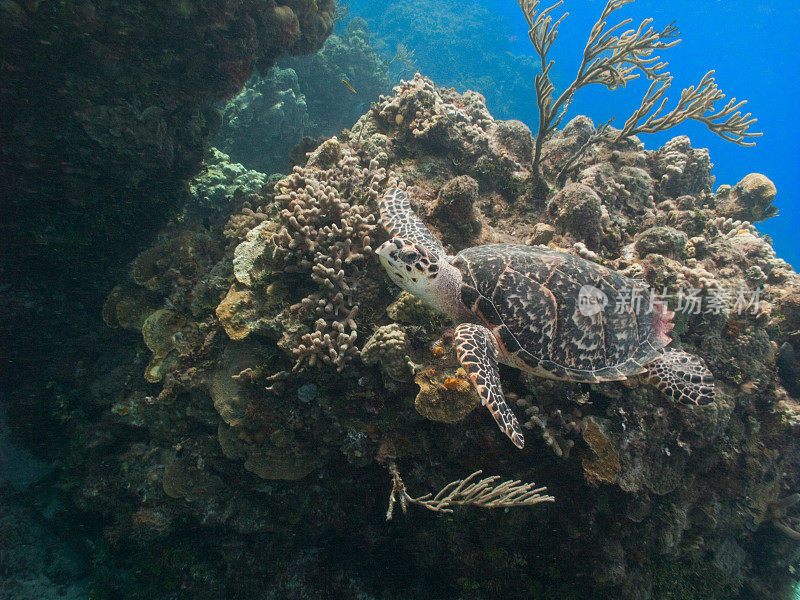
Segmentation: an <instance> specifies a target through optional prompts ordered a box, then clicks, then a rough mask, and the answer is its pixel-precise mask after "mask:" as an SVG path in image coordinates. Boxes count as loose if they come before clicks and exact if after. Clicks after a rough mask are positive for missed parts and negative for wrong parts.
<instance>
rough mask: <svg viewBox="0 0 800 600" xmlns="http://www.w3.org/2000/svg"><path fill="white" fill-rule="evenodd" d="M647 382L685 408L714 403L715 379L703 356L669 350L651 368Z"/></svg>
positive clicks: (648, 367)
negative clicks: (684, 405) (689, 405)
mask: <svg viewBox="0 0 800 600" xmlns="http://www.w3.org/2000/svg"><path fill="white" fill-rule="evenodd" d="M645 377H646V378H647V380H648V381H649V382H650V383H652V384H653V385H654V386H656V387H657V388H658V389H659V390H661V391H662V392H664V393H665V394H667V395H668V396H671V397H672V398H674V399H675V400H677V401H678V402H682V403H683V404H697V405H704V404H710V403H711V402H713V401H714V375H713V374H712V373H711V371H709V370H708V367H706V364H705V362H703V359H702V358H700V357H699V356H695V355H694V354H689V353H688V352H682V351H680V350H668V351H667V352H664V354H662V355H661V356H659V357H658V358H656V359H655V360H654V361H653V362H651V363H649V364H648V365H647V373H645Z"/></svg>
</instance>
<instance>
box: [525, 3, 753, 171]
mask: <svg viewBox="0 0 800 600" xmlns="http://www.w3.org/2000/svg"><path fill="white" fill-rule="evenodd" d="M517 2H518V4H519V6H520V8H522V12H523V13H524V14H525V19H526V20H527V21H528V25H529V27H530V30H529V32H528V35H529V37H530V40H531V43H532V44H533V47H534V49H535V50H536V53H537V54H538V55H539V60H540V62H541V66H542V72H541V73H540V74H538V75H536V79H535V83H536V103H537V105H538V107H539V131H538V132H537V134H536V144H535V150H534V156H533V168H534V172H535V173H536V172H538V166H539V161H540V160H541V151H542V144H543V143H544V140H545V138H546V137H547V136H548V135H550V134H552V133H553V132H554V131H555V130H556V129H557V128H558V126H559V125H560V123H561V119H562V118H563V116H564V114H565V113H566V112H567V110H568V109H569V105H570V104H571V102H572V99H573V97H574V96H575V93H576V92H577V91H578V90H579V89H580V88H582V87H585V86H588V85H592V84H596V83H599V84H602V85H604V86H606V87H607V88H608V89H610V90H615V89H617V88H619V87H625V86H626V85H627V84H628V83H629V82H630V81H633V80H634V79H636V78H638V77H639V76H640V75H644V76H645V77H646V78H647V79H649V80H650V81H652V83H651V85H650V88H649V89H648V90H647V93H646V94H645V95H644V97H643V98H642V102H641V105H640V107H639V108H638V109H637V110H635V111H634V113H633V114H632V115H631V116H630V118H628V120H627V121H626V122H625V125H624V127H623V128H622V129H621V130H620V131H619V133H618V134H617V136H616V138H615V140H614V141H615V142H618V141H620V140H622V139H624V138H626V137H629V136H632V135H636V134H639V133H654V132H657V131H664V130H666V129H669V128H671V127H674V126H676V125H679V124H680V123H683V122H684V121H686V120H688V119H693V120H696V121H700V122H701V123H704V124H705V125H706V126H707V127H708V128H709V129H710V130H711V131H713V132H714V133H716V134H717V135H719V136H721V137H723V138H724V139H726V140H728V141H731V142H734V143H737V144H740V145H743V146H751V145H753V143H752V142H745V141H744V139H745V138H747V137H755V136H759V135H761V134H760V133H754V132H749V131H748V128H749V126H750V125H752V124H753V123H754V122H755V121H756V119H754V118H751V116H750V113H747V114H745V115H742V114H741V112H740V111H739V110H738V109H739V108H741V107H742V105H744V103H745V102H746V101H740V102H737V101H736V99H735V98H734V99H731V100H730V101H729V102H728V103H727V104H726V105H725V106H724V107H723V108H722V109H721V110H720V111H718V112H714V104H715V103H716V102H717V101H718V100H722V99H723V98H724V97H725V95H724V94H723V93H722V92H721V91H720V90H719V88H718V87H717V85H716V83H714V78H713V77H712V75H713V74H714V71H709V72H708V73H706V75H705V76H704V77H703V78H702V80H701V81H700V83H699V84H698V85H697V86H696V87H695V86H692V87H689V88H687V89H685V90H683V92H682V93H681V99H680V101H679V102H678V104H677V106H676V107H675V108H674V109H672V110H671V111H669V112H668V113H666V114H662V112H663V110H664V106H665V105H666V102H667V97H666V93H667V90H668V89H669V88H670V86H671V84H672V79H673V78H672V76H671V75H670V73H669V72H667V71H665V70H664V69H665V68H666V67H667V66H668V65H667V63H666V62H662V61H661V60H660V57H659V56H657V55H655V54H654V52H656V51H659V50H665V49H667V48H671V47H672V46H675V45H676V44H678V43H679V42H680V40H679V39H676V38H677V36H678V29H677V27H675V26H674V25H668V26H667V27H665V28H664V29H662V30H661V31H658V30H656V29H653V28H652V27H651V26H650V23H651V22H652V19H645V20H644V21H642V22H641V23H640V24H639V26H638V27H637V28H636V29H635V30H633V29H629V30H626V31H623V32H622V33H619V34H616V35H615V34H614V32H616V31H618V30H620V29H621V28H622V27H624V26H626V25H628V24H629V23H631V19H625V20H623V21H622V22H620V23H617V24H616V25H613V26H611V27H609V28H608V29H606V27H607V25H608V23H607V20H608V18H609V17H610V16H611V14H612V13H613V12H615V11H616V10H618V9H620V8H622V7H623V6H625V5H626V4H629V3H631V2H633V0H608V2H607V3H606V6H605V8H604V9H603V12H602V14H601V15H600V19H598V21H597V22H596V23H595V24H594V26H593V27H592V31H591V33H590V34H589V39H588V41H587V42H586V46H585V48H584V50H583V59H582V61H581V65H580V67H579V68H578V73H577V74H576V76H575V79H574V80H573V81H572V83H570V85H569V86H568V87H567V88H566V89H565V90H564V91H563V92H562V93H561V95H560V96H558V98H555V99H554V92H555V85H554V84H553V82H552V81H551V79H550V71H551V69H552V68H553V63H554V61H553V60H548V53H549V52H550V49H551V48H552V46H553V44H554V43H555V41H556V37H557V36H558V26H559V25H560V24H561V22H562V21H563V20H564V18H565V17H566V16H567V15H568V14H569V13H564V14H563V15H561V17H559V18H558V19H556V20H555V21H553V17H552V16H551V14H550V13H551V12H552V11H553V10H555V9H556V8H558V7H559V6H561V5H562V4H563V0H561V1H560V2H557V3H556V4H554V5H553V6H550V7H549V8H546V9H544V10H541V11H540V10H539V0H517ZM654 109H655V110H654ZM642 119H644V121H643V122H642Z"/></svg>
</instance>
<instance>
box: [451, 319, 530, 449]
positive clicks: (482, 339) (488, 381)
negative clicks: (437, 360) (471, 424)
mask: <svg viewBox="0 0 800 600" xmlns="http://www.w3.org/2000/svg"><path fill="white" fill-rule="evenodd" d="M455 342H456V352H457V353H458V360H459V361H461V364H462V365H463V366H464V369H465V370H466V371H467V374H468V375H469V379H470V381H471V382H472V385H474V386H475V389H476V390H477V391H478V395H479V396H480V397H481V402H482V403H483V405H484V406H486V408H488V409H489V412H491V413H492V416H493V417H494V420H495V421H497V424H498V425H499V426H500V429H502V430H503V432H504V433H505V434H506V435H507V436H508V437H509V438H511V441H512V442H514V445H515V446H516V447H517V448H522V447H523V446H524V445H525V438H524V437H523V435H522V430H521V429H520V426H519V422H517V417H515V416H514V413H513V412H511V409H510V408H509V407H508V404H506V400H505V398H504V397H503V388H502V387H501V385H500V371H499V367H498V365H497V348H496V347H495V342H494V340H493V339H492V334H491V332H490V331H489V330H488V329H486V327H484V326H482V325H475V324H474V323H462V324H461V325H459V326H458V327H456V332H455Z"/></svg>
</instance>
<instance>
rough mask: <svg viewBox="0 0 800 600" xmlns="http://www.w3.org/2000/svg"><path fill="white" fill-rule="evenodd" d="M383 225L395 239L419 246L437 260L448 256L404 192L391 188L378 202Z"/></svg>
mask: <svg viewBox="0 0 800 600" xmlns="http://www.w3.org/2000/svg"><path fill="white" fill-rule="evenodd" d="M378 208H379V209H380V213H381V218H380V221H381V225H383V226H384V228H385V229H386V231H388V232H389V234H390V235H392V236H394V237H400V238H403V239H406V240H409V241H411V242H413V243H415V244H419V245H420V246H422V247H423V248H425V249H426V250H427V251H428V252H430V253H432V254H434V255H435V256H436V258H437V259H439V258H443V257H444V256H446V255H447V252H445V251H444V248H443V247H442V245H441V244H440V243H439V240H437V239H436V238H435V237H434V236H433V234H432V233H431V232H430V231H428V228H427V227H425V223H423V222H422V220H421V219H420V218H419V217H418V216H417V215H416V213H415V212H414V211H413V210H412V209H411V203H410V202H409V201H408V197H407V196H406V193H405V192H404V191H403V190H400V189H397V188H391V189H389V190H387V191H386V193H385V194H384V195H383V197H382V198H381V199H380V202H378Z"/></svg>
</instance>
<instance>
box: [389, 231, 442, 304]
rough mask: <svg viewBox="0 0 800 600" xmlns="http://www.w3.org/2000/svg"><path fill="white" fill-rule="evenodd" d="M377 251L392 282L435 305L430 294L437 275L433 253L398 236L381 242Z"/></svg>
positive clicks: (438, 259)
mask: <svg viewBox="0 0 800 600" xmlns="http://www.w3.org/2000/svg"><path fill="white" fill-rule="evenodd" d="M377 254H378V258H380V261H381V264H382V265H383V268H384V269H386V272H387V273H389V277H391V279H392V281H394V282H395V283H396V284H397V285H399V286H400V287H401V288H403V289H404V290H406V291H407V292H409V293H411V294H414V295H415V296H416V297H418V298H420V299H421V300H424V301H426V302H428V303H429V304H431V305H433V306H436V307H437V308H438V303H437V302H435V300H434V298H433V295H432V292H433V289H434V287H435V283H436V280H437V279H438V278H439V276H440V274H441V259H440V258H439V257H438V256H437V255H436V254H434V253H432V252H430V251H429V250H427V249H426V248H424V247H423V246H421V245H420V244H416V243H414V242H413V241H411V240H409V239H406V238H402V237H393V238H392V239H390V240H389V241H388V242H385V243H384V244H383V245H382V246H381V247H380V248H378V250H377Z"/></svg>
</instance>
